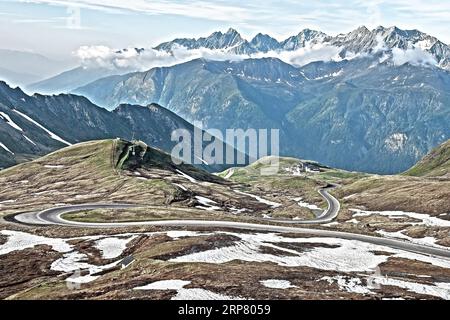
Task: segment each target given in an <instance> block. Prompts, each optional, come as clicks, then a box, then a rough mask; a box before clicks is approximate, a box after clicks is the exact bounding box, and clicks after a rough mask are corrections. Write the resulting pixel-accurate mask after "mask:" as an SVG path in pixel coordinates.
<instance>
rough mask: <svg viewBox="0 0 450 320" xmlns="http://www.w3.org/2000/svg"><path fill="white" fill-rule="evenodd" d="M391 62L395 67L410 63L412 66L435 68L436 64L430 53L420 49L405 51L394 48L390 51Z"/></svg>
mask: <svg viewBox="0 0 450 320" xmlns="http://www.w3.org/2000/svg"><path fill="white" fill-rule="evenodd" d="M392 61H393V63H394V65H396V66H401V65H404V64H405V63H410V64H412V65H414V66H430V65H432V66H436V65H437V64H438V62H437V61H436V59H435V58H434V57H433V55H432V54H431V53H429V52H427V51H424V50H422V49H420V48H410V49H406V50H402V49H399V48H394V49H392Z"/></svg>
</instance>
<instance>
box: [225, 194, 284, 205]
mask: <svg viewBox="0 0 450 320" xmlns="http://www.w3.org/2000/svg"><path fill="white" fill-rule="evenodd" d="M234 192H236V193H238V194H242V195H245V196H249V197H251V198H253V199H256V200H257V201H258V202H260V203H264V204H267V205H268V206H270V207H272V208H274V209H275V208H278V207H281V203H278V202H273V201H270V200H266V199H263V198H261V197H260V196H256V195H254V194H250V193H246V192H242V191H239V190H234Z"/></svg>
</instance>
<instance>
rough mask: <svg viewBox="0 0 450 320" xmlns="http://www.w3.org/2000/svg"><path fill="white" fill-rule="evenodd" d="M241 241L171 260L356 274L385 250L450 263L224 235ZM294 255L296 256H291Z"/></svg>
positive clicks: (271, 237)
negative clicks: (269, 249)
mask: <svg viewBox="0 0 450 320" xmlns="http://www.w3.org/2000/svg"><path fill="white" fill-rule="evenodd" d="M224 234H230V235H234V236H236V237H239V238H241V241H238V242H237V243H236V244H234V245H231V246H227V247H222V248H216V249H212V250H206V251H202V252H195V253H192V254H188V255H184V256H180V257H177V258H174V259H171V260H170V261H173V262H200V263H218V264H221V263H226V262H230V261H233V260H242V261H248V262H273V263H276V264H278V265H280V266H287V267H298V266H305V267H311V268H316V269H321V270H330V271H340V272H356V271H366V272H372V271H373V270H375V268H376V267H377V266H378V265H379V264H380V263H383V262H386V261H387V260H388V258H389V256H388V255H376V254H374V252H376V251H383V252H388V253H391V254H392V255H393V256H395V257H402V258H406V259H411V260H419V261H423V262H429V263H431V264H433V265H436V266H441V267H444V268H449V267H450V261H448V260H445V259H440V258H435V257H430V256H425V255H420V254H414V253H409V252H404V251H400V250H395V249H392V248H389V247H386V246H380V245H374V244H370V243H366V242H362V241H357V240H345V239H337V238H320V237H313V238H287V237H283V236H280V235H277V234H273V233H269V234H262V233H256V234H238V233H224ZM283 242H284V243H286V242H289V243H298V244H300V245H301V243H317V244H319V246H318V247H316V248H313V249H312V250H309V251H307V252H302V250H299V251H296V250H287V249H285V248H283V247H281V246H277V245H276V244H277V243H283ZM320 244H331V245H337V246H338V247H337V248H324V247H320ZM262 246H266V247H267V246H270V247H272V248H275V249H277V250H279V251H285V252H289V253H290V255H287V256H281V255H273V254H269V253H261V250H260V248H261V247H262ZM292 254H294V255H292Z"/></svg>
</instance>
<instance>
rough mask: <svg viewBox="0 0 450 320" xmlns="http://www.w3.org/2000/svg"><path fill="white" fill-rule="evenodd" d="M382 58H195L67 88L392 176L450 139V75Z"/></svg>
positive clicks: (301, 154) (99, 101)
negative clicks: (271, 139) (297, 61)
mask: <svg viewBox="0 0 450 320" xmlns="http://www.w3.org/2000/svg"><path fill="white" fill-rule="evenodd" d="M383 55H384V53H381V52H380V53H377V54H375V55H374V56H368V57H364V58H358V59H352V60H343V61H337V62H334V61H330V62H315V63H311V64H308V65H306V66H304V67H301V68H296V67H294V66H292V65H289V64H287V63H284V62H282V61H281V60H279V59H276V58H264V59H247V60H244V61H240V62H229V61H225V62H218V61H206V60H202V59H199V60H194V61H190V62H188V63H184V64H180V65H176V66H173V67H169V68H154V69H151V70H149V71H147V72H138V73H131V74H127V75H124V76H112V77H107V78H103V79H100V80H97V81H95V82H93V83H91V84H89V85H87V86H84V87H82V88H79V89H77V90H76V91H75V92H76V93H77V94H82V95H85V96H87V97H89V98H90V99H91V100H93V101H94V102H95V103H97V104H99V105H101V106H105V107H111V106H114V105H117V104H119V103H132V104H147V103H150V102H157V103H160V104H162V105H164V106H166V107H167V108H168V109H170V110H172V111H174V112H175V113H177V114H178V115H180V116H182V117H184V118H186V119H187V120H188V121H203V122H204V124H205V126H206V128H218V129H221V130H225V129H227V128H243V129H247V128H274V129H280V141H281V153H282V154H283V155H289V156H295V157H301V158H306V159H314V160H317V161H320V162H321V163H324V164H326V165H330V166H333V167H339V168H343V169H347V170H357V171H367V172H375V173H395V172H401V171H404V170H406V169H407V168H409V167H410V166H411V165H413V164H414V163H416V162H417V161H418V160H419V159H420V158H421V157H422V156H423V155H424V154H426V153H427V152H428V151H429V150H430V149H432V148H433V147H434V146H436V145H438V144H439V143H442V142H443V141H445V140H447V139H448V138H449V137H450V127H449V125H448V123H450V109H449V105H450V94H449V93H450V73H449V72H448V71H446V70H443V69H440V68H431V67H423V66H418V65H411V64H404V65H401V66H392V65H390V63H389V62H388V61H383V62H382V63H380V59H382V57H383ZM373 159H377V161H373Z"/></svg>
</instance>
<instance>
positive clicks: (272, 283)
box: [260, 279, 295, 289]
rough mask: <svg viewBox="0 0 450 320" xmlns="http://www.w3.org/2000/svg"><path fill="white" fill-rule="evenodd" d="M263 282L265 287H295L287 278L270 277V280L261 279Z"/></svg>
mask: <svg viewBox="0 0 450 320" xmlns="http://www.w3.org/2000/svg"><path fill="white" fill-rule="evenodd" d="M260 282H261V284H262V285H263V286H264V287H267V288H271V289H289V288H295V286H293V285H292V284H291V283H290V282H289V281H287V280H276V279H269V280H262V281H260Z"/></svg>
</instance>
